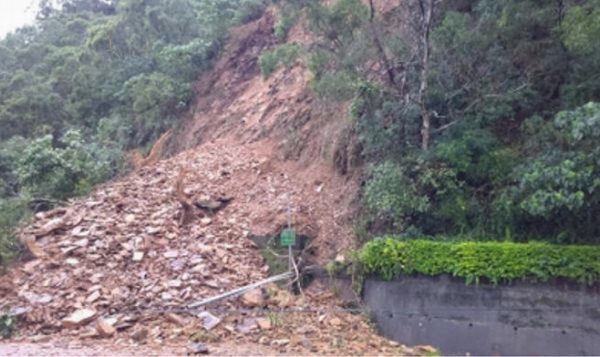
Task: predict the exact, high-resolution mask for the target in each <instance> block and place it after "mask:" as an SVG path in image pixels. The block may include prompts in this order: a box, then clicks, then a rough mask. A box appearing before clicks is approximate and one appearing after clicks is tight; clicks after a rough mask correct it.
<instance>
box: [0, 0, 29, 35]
mask: <svg viewBox="0 0 600 357" xmlns="http://www.w3.org/2000/svg"><path fill="white" fill-rule="evenodd" d="M37 3H38V2H37V0H0V39H1V38H3V37H4V35H6V34H7V33H9V32H11V31H13V30H15V29H17V28H18V27H20V26H23V25H25V24H31V23H32V22H33V20H34V19H35V12H36V10H37Z"/></svg>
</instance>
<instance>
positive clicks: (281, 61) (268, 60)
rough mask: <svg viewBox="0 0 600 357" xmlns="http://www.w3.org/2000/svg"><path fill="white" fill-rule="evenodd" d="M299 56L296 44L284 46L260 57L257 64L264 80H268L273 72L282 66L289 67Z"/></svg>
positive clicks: (298, 48)
mask: <svg viewBox="0 0 600 357" xmlns="http://www.w3.org/2000/svg"><path fill="white" fill-rule="evenodd" d="M299 55H300V47H299V46H298V45H296V44H284V45H279V46H277V47H275V48H274V49H272V50H269V51H265V52H263V53H262V54H261V55H260V58H259V59H258V64H259V66H260V72H261V73H262V75H263V77H264V78H269V76H270V75H271V74H273V72H275V70H276V69H277V68H278V67H279V66H281V65H283V66H285V67H291V66H292V65H293V64H294V61H295V60H296V59H297V58H298V56H299Z"/></svg>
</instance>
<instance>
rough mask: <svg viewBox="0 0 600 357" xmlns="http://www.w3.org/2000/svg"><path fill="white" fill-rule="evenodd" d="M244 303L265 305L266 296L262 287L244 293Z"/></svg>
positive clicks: (246, 304)
mask: <svg viewBox="0 0 600 357" xmlns="http://www.w3.org/2000/svg"><path fill="white" fill-rule="evenodd" d="M242 304H244V305H245V306H246V307H262V306H264V305H265V297H264V295H263V292H262V290H261V289H254V290H250V291H248V292H247V293H245V294H244V295H242Z"/></svg>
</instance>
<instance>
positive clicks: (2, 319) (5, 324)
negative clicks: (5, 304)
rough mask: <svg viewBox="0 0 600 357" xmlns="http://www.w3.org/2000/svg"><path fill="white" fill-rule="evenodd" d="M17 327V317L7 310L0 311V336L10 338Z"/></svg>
mask: <svg viewBox="0 0 600 357" xmlns="http://www.w3.org/2000/svg"><path fill="white" fill-rule="evenodd" d="M16 328H17V318H16V317H15V316H13V315H11V314H10V313H8V312H4V313H0V337H2V338H10V337H11V336H12V335H13V333H14V332H15V330H16Z"/></svg>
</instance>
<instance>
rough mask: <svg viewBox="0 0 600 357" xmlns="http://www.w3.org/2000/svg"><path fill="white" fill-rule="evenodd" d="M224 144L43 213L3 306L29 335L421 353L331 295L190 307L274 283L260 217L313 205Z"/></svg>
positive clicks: (307, 210) (5, 282)
mask: <svg viewBox="0 0 600 357" xmlns="http://www.w3.org/2000/svg"><path fill="white" fill-rule="evenodd" d="M220 147H223V146H222V145H221V146H219V145H214V146H212V145H205V146H204V147H203V148H204V150H203V151H196V152H185V153H182V154H180V155H178V156H176V157H175V158H173V159H170V160H165V161H161V162H159V163H157V164H156V165H153V166H151V167H146V168H142V169H140V170H139V171H138V172H135V173H132V174H130V175H128V176H127V177H123V178H121V179H119V180H116V181H114V182H110V183H107V184H105V185H103V186H100V187H98V188H97V189H96V190H95V191H94V192H92V193H91V194H90V195H89V196H88V197H87V198H85V199H82V200H79V201H76V202H72V203H71V204H70V205H68V206H67V207H65V208H59V209H56V210H53V211H49V212H44V213H39V214H36V215H35V217H34V219H33V222H32V223H31V224H30V225H29V226H27V227H25V228H24V229H23V230H22V232H21V236H22V239H23V241H24V242H25V243H26V244H27V246H28V247H29V249H30V251H31V253H32V254H33V255H34V259H32V260H30V261H28V262H26V263H24V264H22V265H20V266H18V267H16V268H14V269H13V270H12V271H11V272H10V273H9V274H7V275H5V276H4V277H2V278H0V289H1V290H2V292H3V296H2V297H1V298H0V308H10V309H11V311H12V312H13V313H15V314H17V315H19V317H20V320H21V321H22V322H21V328H20V334H21V336H22V337H23V338H28V339H29V340H30V341H44V340H46V336H48V335H50V336H62V337H63V338H67V337H68V338H77V339H86V338H113V339H116V340H117V341H121V342H122V341H130V342H133V343H138V344H162V343H164V342H165V341H180V342H183V343H188V342H190V343H195V345H191V346H192V347H194V348H192V349H195V351H196V352H198V353H200V352H201V353H204V352H206V351H205V348H204V347H205V346H209V347H208V348H210V346H211V345H215V344H216V345H218V344H222V343H232V342H235V341H240V343H241V342H244V343H253V344H257V345H261V346H264V347H268V348H270V349H272V350H273V351H277V352H281V353H319V354H328V353H331V354H356V353H366V352H376V353H390V354H398V353H402V354H406V353H418V352H419V351H418V350H410V349H407V348H406V347H404V346H398V345H397V344H394V343H389V342H388V341H386V340H385V339H383V338H381V337H378V336H376V335H375V334H374V333H373V332H372V331H371V329H370V327H369V326H368V324H366V323H365V321H364V318H363V316H361V315H353V314H350V313H346V312H343V311H337V310H335V308H336V306H337V302H336V300H335V298H334V297H333V296H332V295H331V294H329V293H328V292H327V291H326V289H322V290H319V289H316V288H314V289H313V288H311V289H309V291H307V292H306V296H304V297H295V296H293V295H291V294H290V293H288V292H287V291H285V290H282V289H281V288H278V287H277V286H275V285H272V286H269V287H265V288H263V289H262V290H255V291H251V292H249V293H247V294H245V295H244V296H242V297H240V298H237V299H235V300H230V301H222V302H219V303H216V304H213V305H210V306H208V307H206V310H205V311H200V310H195V311H188V310H186V309H185V307H186V306H187V305H188V304H189V303H192V302H194V301H198V300H201V299H203V298H207V297H211V296H214V295H217V294H220V293H223V292H226V291H228V290H231V289H234V288H236V287H240V286H243V285H246V284H249V283H253V282H256V281H259V280H261V279H263V278H265V277H267V276H268V273H269V268H268V266H267V265H266V264H265V262H264V259H263V258H262V256H261V255H260V253H259V251H258V249H257V247H256V246H255V244H254V243H253V242H252V241H251V240H249V239H248V236H249V235H251V231H252V230H253V226H254V225H255V224H256V222H257V221H258V222H260V223H261V224H265V222H266V223H267V224H273V225H274V226H276V225H278V224H281V222H280V221H281V219H280V217H281V216H282V214H283V213H284V212H285V211H286V209H287V206H288V205H290V204H291V205H293V206H294V207H295V210H296V211H295V212H296V214H297V215H300V214H302V212H304V214H305V215H306V216H307V217H310V214H311V212H313V211H318V210H315V207H317V206H316V204H315V203H314V202H312V201H311V200H307V199H305V200H302V198H303V193H302V187H303V186H302V185H298V184H296V185H294V184H293V182H290V178H289V177H288V176H286V175H285V174H282V173H277V172H272V171H270V170H269V169H268V166H266V165H265V163H266V160H265V159H261V158H256V157H254V156H252V154H251V153H250V152H249V151H247V150H244V149H243V148H236V147H228V148H227V150H226V152H224V151H223V150H220V151H219V150H218V148H220ZM183 169H185V171H186V172H187V173H188V174H187V175H186V177H185V180H184V182H183V183H181V184H182V185H183V188H182V189H183V194H184V195H185V196H186V197H187V199H188V200H189V201H190V202H192V203H193V204H194V208H193V211H192V214H191V220H190V222H187V223H186V224H182V222H181V215H182V214H183V212H182V206H181V204H180V201H178V198H177V195H176V192H175V188H176V180H177V177H178V174H179V173H180V172H181V171H182V170H183ZM311 190H312V188H311ZM312 192H314V191H312ZM224 198H226V199H224ZM215 202H221V203H226V204H223V205H222V207H221V205H219V207H217V206H216V203H215ZM267 204H268V205H269V207H271V208H268V210H265V208H264V207H263V205H267ZM207 207H208V208H207ZM272 207H275V209H273V208H272ZM317 208H318V207H317ZM266 212H271V217H272V218H266V219H265V213H266ZM266 216H267V217H268V214H267V215H266ZM331 311H337V312H331ZM235 343H237V342H235ZM205 344H206V345H205ZM200 347H202V348H200Z"/></svg>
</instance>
